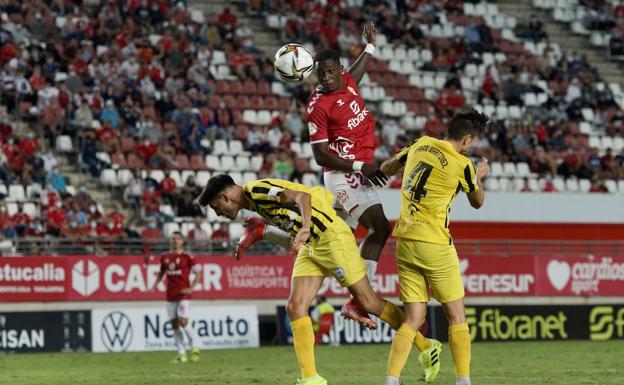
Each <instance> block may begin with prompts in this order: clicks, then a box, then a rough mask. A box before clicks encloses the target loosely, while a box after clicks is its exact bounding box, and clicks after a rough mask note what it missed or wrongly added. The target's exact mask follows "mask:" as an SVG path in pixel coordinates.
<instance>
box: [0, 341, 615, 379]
mask: <svg viewBox="0 0 624 385" xmlns="http://www.w3.org/2000/svg"><path fill="white" fill-rule="evenodd" d="M389 349H390V346H389V345H360V346H339V347H328V346H324V347H321V348H317V366H318V368H319V372H320V373H321V374H322V375H323V376H325V377H326V378H327V379H328V381H329V384H330V385H356V384H357V385H380V384H382V383H383V380H384V374H385V367H386V361H387V357H388V352H389ZM173 357H174V352H154V353H118V354H96V353H69V354H61V353H54V354H27V355H0V384H11V385H18V384H28V385H35V384H45V385H54V384H59V385H60V384H62V385H67V384H86V385H95V384H98V385H100V384H102V385H104V384H105V385H159V384H183V385H192V384H231V385H247V384H253V385H255V384H267V385H269V384H270V385H282V384H284V385H292V384H294V383H295V379H296V377H297V376H298V374H299V371H298V368H297V365H296V362H295V355H294V351H293V350H292V348H291V347H263V348H260V349H246V350H220V351H214V350H213V351H203V352H202V356H201V361H199V362H198V363H187V364H177V365H176V364H170V363H169V361H170V360H171V359H172V358H173ZM623 359H624V342H623V341H611V342H589V341H583V342H580V341H574V342H572V341H569V342H511V343H477V344H473V359H472V380H473V384H475V385H502V384H505V385H540V384H544V385H546V384H548V385H556V384H557V385H559V384H560V385H584V384H601V385H605V384H622V381H623V380H624V361H623ZM421 373H422V371H421V370H420V367H419V366H418V363H417V360H416V355H415V354H414V353H412V356H410V360H409V363H408V366H407V368H406V370H405V371H404V375H403V384H404V385H412V384H425V382H424V380H422V379H421ZM435 383H436V384H444V385H452V384H454V372H453V366H452V360H451V356H450V354H449V349H448V345H444V351H443V356H442V372H441V373H440V376H439V377H438V379H437V380H436V382H435Z"/></svg>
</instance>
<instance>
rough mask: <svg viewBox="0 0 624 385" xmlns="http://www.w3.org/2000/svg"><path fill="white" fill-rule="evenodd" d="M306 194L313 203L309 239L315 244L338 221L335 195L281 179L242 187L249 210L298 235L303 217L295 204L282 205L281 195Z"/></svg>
mask: <svg viewBox="0 0 624 385" xmlns="http://www.w3.org/2000/svg"><path fill="white" fill-rule="evenodd" d="M285 189H288V190H295V191H303V192H307V193H308V194H310V195H311V198H312V199H311V201H312V213H311V214H312V226H311V227H310V239H311V240H312V241H316V240H318V239H319V238H320V236H321V234H322V233H323V232H324V231H325V230H327V229H328V228H330V227H331V226H332V224H333V222H334V220H336V211H335V210H334V208H333V207H332V203H333V201H334V196H333V195H332V193H331V192H329V191H328V190H327V189H325V188H324V187H314V188H310V187H307V186H304V185H302V184H299V183H293V182H289V181H286V180H282V179H259V180H256V181H253V182H249V183H247V184H246V185H244V186H243V193H244V194H245V197H246V198H247V200H248V201H249V210H251V211H255V212H257V213H258V214H260V215H261V216H262V217H263V218H264V219H265V220H267V221H269V222H270V223H272V224H274V225H275V226H277V227H279V228H280V229H282V230H284V231H286V232H288V233H290V235H292V236H295V235H297V232H298V231H299V229H300V228H301V225H302V218H301V214H300V213H299V208H298V207H297V205H296V204H294V203H288V204H284V203H281V202H280V193H281V192H282V191H283V190H285Z"/></svg>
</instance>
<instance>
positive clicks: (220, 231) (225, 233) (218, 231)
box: [210, 222, 230, 241]
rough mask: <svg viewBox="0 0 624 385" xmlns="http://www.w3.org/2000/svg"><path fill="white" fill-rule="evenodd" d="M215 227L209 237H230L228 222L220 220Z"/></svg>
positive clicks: (224, 238) (217, 238)
mask: <svg viewBox="0 0 624 385" xmlns="http://www.w3.org/2000/svg"><path fill="white" fill-rule="evenodd" d="M215 226H216V228H215V229H214V230H213V231H212V236H211V237H210V239H215V240H224V241H227V240H229V239H230V224H229V223H227V222H220V223H218V224H216V225H215Z"/></svg>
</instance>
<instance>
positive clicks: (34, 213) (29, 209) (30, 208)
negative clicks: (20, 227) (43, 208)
mask: <svg viewBox="0 0 624 385" xmlns="http://www.w3.org/2000/svg"><path fill="white" fill-rule="evenodd" d="M23 208H24V212H25V213H26V214H28V216H29V217H31V218H37V217H39V212H38V211H39V210H37V205H36V204H34V203H33V202H25V203H24V206H23Z"/></svg>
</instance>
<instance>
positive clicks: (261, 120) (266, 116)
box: [256, 110, 272, 126]
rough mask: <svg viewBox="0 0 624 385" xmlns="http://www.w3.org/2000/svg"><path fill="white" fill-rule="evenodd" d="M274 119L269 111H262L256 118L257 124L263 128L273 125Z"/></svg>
mask: <svg viewBox="0 0 624 385" xmlns="http://www.w3.org/2000/svg"><path fill="white" fill-rule="evenodd" d="M271 120H272V117H271V113H270V112H269V110H260V111H258V115H257V117H256V124H259V125H261V126H268V125H269V124H270V123H271Z"/></svg>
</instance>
